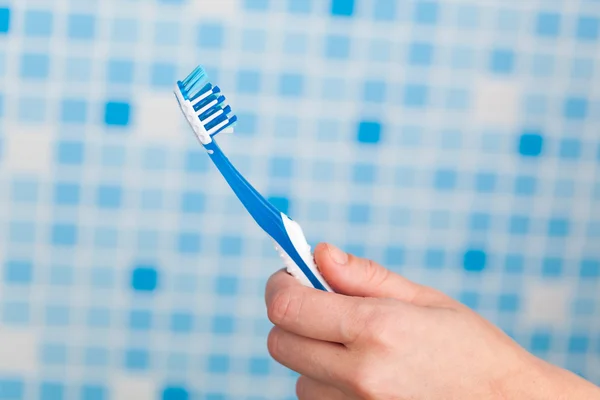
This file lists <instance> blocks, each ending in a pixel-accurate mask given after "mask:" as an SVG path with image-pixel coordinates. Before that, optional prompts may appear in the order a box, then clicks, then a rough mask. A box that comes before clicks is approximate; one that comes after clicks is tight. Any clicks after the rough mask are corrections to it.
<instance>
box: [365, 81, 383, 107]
mask: <svg viewBox="0 0 600 400" xmlns="http://www.w3.org/2000/svg"><path fill="white" fill-rule="evenodd" d="M385 95H386V83H385V81H382V80H368V81H366V82H365V83H364V86H363V100H364V101H367V102H373V103H383V102H384V101H385Z"/></svg>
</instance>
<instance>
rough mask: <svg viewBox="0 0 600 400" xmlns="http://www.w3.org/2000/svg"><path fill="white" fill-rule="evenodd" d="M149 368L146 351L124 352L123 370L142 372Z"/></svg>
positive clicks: (129, 350)
mask: <svg viewBox="0 0 600 400" xmlns="http://www.w3.org/2000/svg"><path fill="white" fill-rule="evenodd" d="M149 367H150V354H149V353H148V351H147V350H142V349H128V350H126V351H125V368H126V369H128V370H133V371H144V370H147V369H148V368H149Z"/></svg>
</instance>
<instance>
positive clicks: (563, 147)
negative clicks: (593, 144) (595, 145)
mask: <svg viewBox="0 0 600 400" xmlns="http://www.w3.org/2000/svg"><path fill="white" fill-rule="evenodd" d="M558 155H559V157H560V158H562V159H565V160H576V159H578V158H580V157H581V141H580V140H579V139H562V140H561V141H560V147H559V150H558Z"/></svg>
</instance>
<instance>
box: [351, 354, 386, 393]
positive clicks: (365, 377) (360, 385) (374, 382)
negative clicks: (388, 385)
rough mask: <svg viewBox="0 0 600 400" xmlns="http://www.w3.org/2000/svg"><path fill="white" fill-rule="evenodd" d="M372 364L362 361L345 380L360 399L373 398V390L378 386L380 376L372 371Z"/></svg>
mask: <svg viewBox="0 0 600 400" xmlns="http://www.w3.org/2000/svg"><path fill="white" fill-rule="evenodd" d="M374 371H375V369H374V366H373V365H371V364H370V363H367V362H362V363H360V364H358V365H357V366H356V368H355V369H354V373H353V374H351V376H350V379H349V380H348V381H347V382H346V384H347V385H348V387H349V388H350V389H351V390H352V392H353V393H355V394H357V395H358V397H359V398H361V399H372V398H374V390H375V389H376V388H378V387H380V380H381V378H380V376H379V375H378V374H377V373H375V372H374Z"/></svg>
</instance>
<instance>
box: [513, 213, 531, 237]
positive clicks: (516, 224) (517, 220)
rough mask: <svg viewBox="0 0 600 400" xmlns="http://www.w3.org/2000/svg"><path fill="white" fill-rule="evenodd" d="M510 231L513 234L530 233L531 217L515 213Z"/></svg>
mask: <svg viewBox="0 0 600 400" xmlns="http://www.w3.org/2000/svg"><path fill="white" fill-rule="evenodd" d="M508 231H509V232H510V234H511V235H526V234H527V233H529V217H527V216H524V215H513V216H512V217H511V218H510V224H509V227H508Z"/></svg>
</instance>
